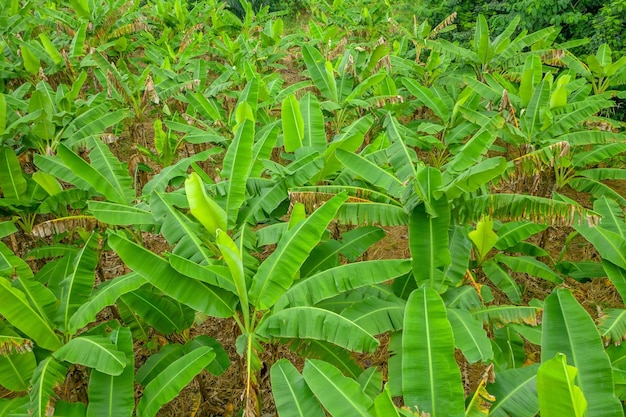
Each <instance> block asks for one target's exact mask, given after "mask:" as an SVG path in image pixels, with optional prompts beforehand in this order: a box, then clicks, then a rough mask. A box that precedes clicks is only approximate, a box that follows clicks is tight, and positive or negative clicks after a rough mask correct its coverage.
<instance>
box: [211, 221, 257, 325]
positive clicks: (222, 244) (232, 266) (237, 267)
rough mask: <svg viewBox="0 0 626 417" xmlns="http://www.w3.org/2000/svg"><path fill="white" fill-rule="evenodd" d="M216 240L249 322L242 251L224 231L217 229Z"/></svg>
mask: <svg viewBox="0 0 626 417" xmlns="http://www.w3.org/2000/svg"><path fill="white" fill-rule="evenodd" d="M216 242H217V246H218V248H219V249H220V252H221V253H222V256H223V258H224V261H225V262H226V265H228V269H229V270H230V275H231V277H232V280H233V284H234V285H235V289H236V290H237V295H238V296H239V303H240V304H241V308H242V310H243V314H244V318H245V320H246V323H247V322H248V319H249V317H248V314H249V313H248V311H249V305H248V286H247V283H246V277H245V273H244V264H243V257H242V254H241V251H240V249H239V248H238V247H237V245H236V244H235V242H234V241H233V240H232V239H231V238H230V236H228V235H227V234H226V232H224V231H221V230H218V231H217V239H216ZM241 242H243V237H242V238H241Z"/></svg>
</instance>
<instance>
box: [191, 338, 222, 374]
mask: <svg viewBox="0 0 626 417" xmlns="http://www.w3.org/2000/svg"><path fill="white" fill-rule="evenodd" d="M203 346H208V347H210V348H212V349H213V352H215V359H214V360H212V361H211V363H209V364H208V365H207V366H206V368H205V369H206V370H207V371H209V372H211V373H212V374H213V375H215V376H220V375H222V374H223V373H224V372H226V371H227V370H228V368H229V367H230V358H229V356H228V352H226V349H224V347H223V346H222V345H221V344H220V342H218V341H217V340H215V339H214V338H212V337H209V336H206V335H200V336H196V337H194V338H193V339H192V340H190V341H189V342H187V343H185V346H184V347H183V353H184V354H186V353H189V352H191V351H192V350H194V349H198V348H200V347H203Z"/></svg>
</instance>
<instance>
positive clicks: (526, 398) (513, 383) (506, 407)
mask: <svg viewBox="0 0 626 417" xmlns="http://www.w3.org/2000/svg"><path fill="white" fill-rule="evenodd" d="M538 368H539V364H534V365H529V366H524V367H521V368H511V369H506V370H504V371H500V372H498V373H497V375H496V380H495V382H493V383H491V384H489V385H487V390H488V391H489V392H490V393H491V394H492V395H493V396H494V397H496V401H495V403H493V405H492V406H491V409H490V411H489V415H490V416H493V417H509V416H516V417H534V416H535V415H536V414H537V412H538V411H539V400H538V398H537V387H536V377H537V369H538Z"/></svg>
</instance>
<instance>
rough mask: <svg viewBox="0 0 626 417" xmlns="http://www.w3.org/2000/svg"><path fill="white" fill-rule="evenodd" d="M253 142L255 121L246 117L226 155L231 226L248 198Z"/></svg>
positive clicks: (224, 168)
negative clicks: (247, 190)
mask: <svg viewBox="0 0 626 417" xmlns="http://www.w3.org/2000/svg"><path fill="white" fill-rule="evenodd" d="M253 144H254V122H252V121H251V120H247V119H246V120H245V121H244V122H243V123H242V124H240V125H239V126H238V127H237V128H236V129H235V138H234V139H233V141H232V142H231V144H230V146H229V147H228V150H227V151H226V155H225V156H224V163H223V170H222V175H223V176H224V177H225V178H228V183H227V186H226V191H225V192H226V215H227V219H228V222H227V223H228V227H229V228H232V227H234V226H235V223H236V221H237V216H238V214H239V210H240V208H241V206H242V205H243V203H244V202H245V199H246V181H247V180H248V176H249V175H250V170H251V169H252V162H253V161H252V147H253ZM224 230H225V229H224Z"/></svg>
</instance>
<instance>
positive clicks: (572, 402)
mask: <svg viewBox="0 0 626 417" xmlns="http://www.w3.org/2000/svg"><path fill="white" fill-rule="evenodd" d="M576 374H577V370H576V368H575V367H573V366H570V365H568V364H567V360H566V358H565V355H564V354H562V353H557V354H556V356H555V357H554V358H552V359H550V360H548V361H545V362H543V363H542V364H541V366H540V367H539V370H538V371H537V394H538V395H539V410H540V412H541V415H542V417H561V416H572V417H583V416H584V415H586V414H585V410H586V408H587V401H586V400H585V396H584V395H583V393H582V391H581V389H580V387H578V386H576V385H575V382H574V381H575V379H576Z"/></svg>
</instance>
